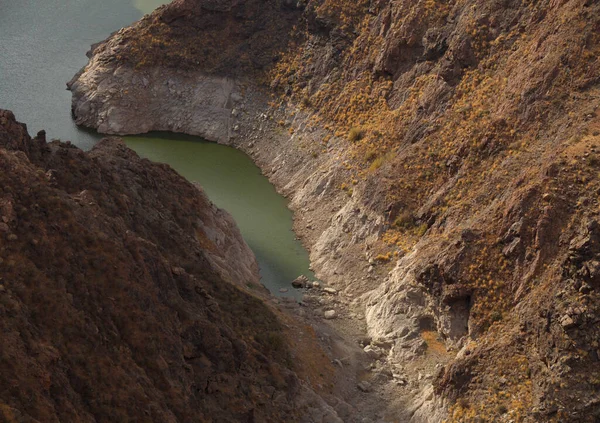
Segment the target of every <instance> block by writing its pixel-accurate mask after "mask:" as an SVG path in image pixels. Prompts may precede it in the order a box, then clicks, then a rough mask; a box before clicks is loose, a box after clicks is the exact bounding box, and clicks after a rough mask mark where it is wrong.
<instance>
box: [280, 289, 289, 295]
mask: <svg viewBox="0 0 600 423" xmlns="http://www.w3.org/2000/svg"><path fill="white" fill-rule="evenodd" d="M279 292H281V293H282V294H284V293H286V292H288V289H287V288H279Z"/></svg>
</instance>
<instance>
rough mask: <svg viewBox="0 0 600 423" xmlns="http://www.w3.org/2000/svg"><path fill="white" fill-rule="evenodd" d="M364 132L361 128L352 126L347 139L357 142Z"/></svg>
mask: <svg viewBox="0 0 600 423" xmlns="http://www.w3.org/2000/svg"><path fill="white" fill-rule="evenodd" d="M364 136H365V133H364V131H363V130H362V129H360V128H357V127H354V128H351V129H350V131H348V141H350V142H357V141H360V140H362V139H363V137H364Z"/></svg>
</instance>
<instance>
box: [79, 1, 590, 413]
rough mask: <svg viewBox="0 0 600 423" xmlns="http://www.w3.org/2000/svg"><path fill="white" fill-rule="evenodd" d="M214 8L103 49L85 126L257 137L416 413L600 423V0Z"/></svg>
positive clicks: (121, 36)
mask: <svg viewBox="0 0 600 423" xmlns="http://www.w3.org/2000/svg"><path fill="white" fill-rule="evenodd" d="M213 3H214V2H209V1H202V0H196V1H193V0H176V1H174V2H173V3H171V4H170V5H169V6H167V7H163V8H161V9H159V10H158V11H157V12H155V13H154V14H152V15H151V16H149V17H146V18H144V19H143V20H142V21H140V22H139V23H137V24H135V25H134V26H132V27H131V28H128V29H125V30H123V31H121V32H120V33H118V34H115V35H113V36H112V37H110V38H109V39H108V40H106V41H105V42H104V43H101V44H100V45H99V46H96V47H95V49H94V51H93V52H92V53H93V54H92V56H91V60H90V64H89V65H88V66H87V67H86V68H85V69H84V70H83V72H82V73H81V74H80V75H78V76H76V78H74V80H73V81H71V83H70V87H71V89H72V90H73V94H74V99H73V112H74V115H75V117H76V119H77V122H78V123H80V124H84V125H87V126H92V127H96V128H99V129H100V130H101V131H106V132H114V133H121V132H123V133H125V132H144V131H148V130H151V129H170V130H176V131H180V132H188V133H192V134H201V135H204V136H206V137H208V138H209V139H212V140H215V141H219V142H226V143H231V144H234V145H236V146H238V147H240V148H242V149H244V150H245V151H247V152H248V153H249V154H250V155H251V156H252V157H253V158H254V159H255V160H256V162H257V163H258V164H259V165H261V166H262V168H263V169H264V171H265V172H266V173H267V174H268V175H269V176H270V178H271V180H272V181H273V182H274V183H275V184H276V185H277V186H278V187H279V188H280V190H281V191H282V192H283V193H285V194H287V195H289V196H290V198H291V199H292V203H291V205H292V207H293V208H294V209H295V210H296V211H298V213H297V229H298V232H299V233H300V234H301V235H302V236H303V238H304V240H305V241H306V243H307V245H308V246H309V247H310V249H311V259H312V261H313V266H314V267H315V270H316V271H317V274H318V276H319V277H321V278H323V279H324V280H326V281H327V282H328V283H330V284H331V285H333V286H335V287H336V288H338V290H340V291H341V292H343V296H341V298H340V299H339V301H338V302H337V303H336V304H335V307H337V308H338V311H339V312H340V313H341V314H342V315H345V316H346V317H347V318H348V319H349V321H350V322H351V323H350V325H359V326H364V329H365V330H366V331H367V332H368V334H369V337H370V343H371V344H370V345H367V349H368V351H369V352H370V353H371V356H372V357H373V358H374V361H375V363H374V367H375V368H376V369H380V366H382V367H385V366H387V368H388V370H389V373H391V374H392V375H394V377H393V378H391V379H389V380H388V381H385V380H384V381H383V382H382V381H381V379H377V378H376V377H375V376H373V377H374V380H378V381H379V382H378V384H379V385H381V389H382V390H384V389H385V387H384V385H386V384H394V383H397V381H398V380H404V379H407V380H408V382H409V383H407V384H406V386H405V385H404V384H400V385H401V386H402V388H401V389H400V392H399V394H398V395H400V396H402V398H403V401H404V406H405V409H406V410H408V417H406V418H407V419H408V418H412V419H413V421H441V420H444V419H447V420H450V421H531V422H533V421H535V422H538V421H544V422H545V421H557V422H563V421H569V422H579V421H581V422H584V421H590V422H593V421H596V420H597V419H598V418H600V394H599V386H600V384H599V380H600V374H599V373H598V372H599V370H598V368H599V365H598V364H599V363H600V361H599V356H600V351H599V346H600V344H599V343H600V332H599V331H598V322H599V321H600V314H599V313H600V310H599V307H600V303H599V297H598V295H599V292H598V290H599V289H600V285H599V283H600V282H599V281H600V276H599V275H600V273H598V262H599V261H598V260H599V257H600V256H599V254H600V244H598V240H597V238H598V236H599V233H598V227H599V223H598V221H599V219H600V216H599V215H598V206H599V203H598V192H600V180H599V178H598V166H599V163H600V160H599V159H598V157H597V156H598V154H600V153H599V151H598V149H599V148H600V146H599V143H600V117H599V116H598V110H597V108H598V106H599V98H600V97H599V96H600V85H599V84H600V60H599V53H600V39H599V38H600V5H599V4H598V3H597V2H593V1H586V0H564V1H533V2H529V1H523V2H521V1H504V2H497V1H489V0H464V1H414V0H406V1H394V2H392V1H387V0H380V1H358V2H350V1H340V0H311V1H307V2H303V1H300V2H297V3H296V2H292V3H289V4H288V2H284V1H275V0H272V1H267V2H263V3H260V4H258V3H255V2H252V1H243V0H239V1H233V2H226V3H219V4H220V5H222V7H218V8H216V7H214V4H213ZM260 13H262V14H264V16H267V17H269V19H270V20H272V21H273V22H276V23H277V25H276V26H274V24H272V25H266V24H264V23H263V24H260V22H261V20H260V19H259V18H257V16H258V15H260ZM184 28H187V29H188V31H186V30H184ZM234 28H238V30H239V31H245V32H244V37H240V36H239V34H240V32H236V29H234ZM229 35H231V36H229ZM197 37H202V38H204V39H205V40H211V39H215V40H216V39H218V44H216V45H217V46H218V47H219V48H218V52H219V53H218V54H214V51H213V52H212V53H211V50H210V49H203V50H198V49H196V50H194V49H193V46H192V44H194V40H195V39H196V38H197ZM265 39H276V40H277V42H270V43H265V42H264V40H265ZM253 43H254V44H253ZM194 45H195V44H194ZM257 45H259V46H262V48H258V50H257V49H253V46H254V47H255V46H257ZM140 51H141V52H142V53H139V52H140ZM161 51H164V53H161ZM256 51H261V53H265V54H266V55H267V56H268V57H271V58H272V60H271V63H268V61H267V60H261V61H259V62H253V61H252V60H250V61H248V60H247V55H250V57H253V56H252V55H253V54H254V53H253V52H256ZM232 52H235V54H233V53H232ZM257 57H261V58H264V56H263V55H261V56H257ZM238 59H239V61H238ZM179 62H183V63H184V65H183V66H181V67H180V66H179V65H178V63H179ZM123 75H125V77H124V76H123ZM193 78H199V79H198V80H202V81H206V80H209V81H211V84H213V85H211V87H212V88H210V89H208V88H206V87H207V86H206V85H204V83H200V82H194V81H196V80H193ZM190 81H191V83H190ZM219 81H227V84H228V85H227V84H225V85H224V84H222V83H221V82H219ZM214 84H217V85H219V84H220V85H219V87H220V88H218V89H217V88H214V87H215V85H214ZM198 87H199V88H200V89H199V90H196V89H197V88H198ZM202 87H205V88H202ZM215 92H218V93H219V94H218V95H215V94H214V93H215ZM138 99H142V103H144V104H141V105H140V103H139V102H138ZM178 104H180V105H182V106H181V107H178V106H177V105H178ZM197 105H202V106H201V107H200V106H197ZM132 106H133V107H132ZM135 107H138V109H137V110H136V108H135ZM208 109H210V110H209V111H206V110H208ZM216 113H217V114H219V118H215V117H214V116H215V114H216ZM217 122H218V123H217ZM339 327H340V330H342V331H344V330H348V328H347V327H345V326H344V324H341V323H340V325H339ZM383 373H385V372H383ZM376 376H377V375H376ZM396 376H398V377H396ZM478 419H479V420H478ZM482 419H483V420H482Z"/></svg>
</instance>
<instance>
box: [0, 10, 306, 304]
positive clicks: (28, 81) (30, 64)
mask: <svg viewBox="0 0 600 423" xmlns="http://www.w3.org/2000/svg"><path fill="white" fill-rule="evenodd" d="M165 3H168V1H160V0H129V1H127V0H103V1H102V2H98V1H94V0H19V1H14V0H0V108H4V109H9V110H12V111H13V112H15V115H16V116H17V119H19V120H21V121H23V122H27V124H28V128H29V132H30V133H32V134H35V133H36V132H37V131H39V130H41V129H45V130H46V131H47V135H48V137H49V139H53V138H58V139H62V140H71V141H72V142H73V143H74V144H75V145H77V146H79V147H80V148H83V149H89V148H91V147H92V146H93V145H94V144H95V143H96V142H97V141H98V140H99V139H100V138H101V135H98V134H97V133H95V132H94V131H88V130H83V129H80V128H78V127H77V126H76V125H75V124H74V123H73V121H72V119H71V114H70V107H71V95H70V93H69V92H68V91H66V89H65V88H66V87H65V83H66V82H67V81H68V80H69V79H71V77H72V76H73V75H74V74H75V73H76V72H77V71H78V70H79V69H80V68H81V67H83V66H84V65H85V64H86V63H87V58H86V56H85V53H86V51H87V50H88V49H89V46H90V45H91V44H93V43H95V42H98V41H100V40H102V39H104V38H106V37H107V36H108V35H109V34H110V33H111V32H113V31H117V30H119V29H120V28H121V27H123V26H126V25H129V24H130V23H131V22H133V21H135V20H137V19H139V18H140V17H141V16H142V14H145V13H150V12H151V11H152V10H153V9H154V8H155V7H158V6H160V5H161V4H165ZM126 141H127V143H128V145H129V146H130V147H131V148H133V149H135V150H136V151H137V152H138V153H139V154H140V155H141V156H143V157H147V158H150V159H152V160H156V161H160V162H164V163H168V164H169V165H171V166H172V167H173V168H174V169H175V170H177V171H178V172H179V173H181V174H182V175H183V176H185V177H186V178H188V179H189V180H192V181H196V182H200V184H201V185H202V186H203V187H204V189H205V190H206V192H207V193H208V195H209V197H210V198H211V200H212V201H213V202H214V203H215V204H217V205H218V206H219V207H222V208H224V209H226V210H227V211H229V212H230V213H231V214H232V215H233V217H234V218H235V220H236V221H237V223H238V225H239V227H240V229H241V231H242V234H243V235H244V238H245V239H246V241H247V242H248V245H250V247H251V248H252V249H253V251H254V253H255V254H256V256H257V259H258V262H259V266H260V269H261V277H262V282H263V284H264V285H265V286H267V288H269V289H270V290H271V291H272V292H273V293H274V294H279V292H278V291H279V288H288V289H289V292H288V293H287V294H284V295H289V296H294V297H296V298H298V297H299V293H298V292H296V291H295V290H293V289H292V288H291V286H290V282H291V281H292V280H293V279H294V278H296V277H297V276H298V275H300V274H305V275H307V276H309V277H312V276H313V275H312V273H311V272H310V271H309V270H308V265H309V260H308V254H307V252H306V251H305V250H304V248H303V247H302V245H301V244H300V243H299V242H298V241H297V240H296V239H295V236H294V233H293V232H292V230H291V226H292V215H291V213H290V211H289V210H288V209H287V207H286V200H285V199H284V198H283V197H281V196H280V195H278V194H277V193H276V192H275V189H274V188H273V186H272V185H271V184H270V183H269V182H268V180H267V179H266V178H265V177H264V176H262V175H261V174H260V170H259V169H258V168H257V167H256V166H255V165H254V164H253V163H252V161H251V160H250V158H249V157H247V156H246V155H244V154H243V153H241V152H239V151H237V150H234V149H232V148H229V147H225V146H221V145H217V144H212V143H207V142H203V141H201V140H198V139H194V138H192V137H186V136H178V135H171V134H157V135H151V136H144V137H128V138H127V140H126Z"/></svg>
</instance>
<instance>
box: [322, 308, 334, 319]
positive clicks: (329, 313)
mask: <svg viewBox="0 0 600 423" xmlns="http://www.w3.org/2000/svg"><path fill="white" fill-rule="evenodd" d="M323 317H325V318H326V319H335V310H327V311H326V312H325V313H323Z"/></svg>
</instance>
